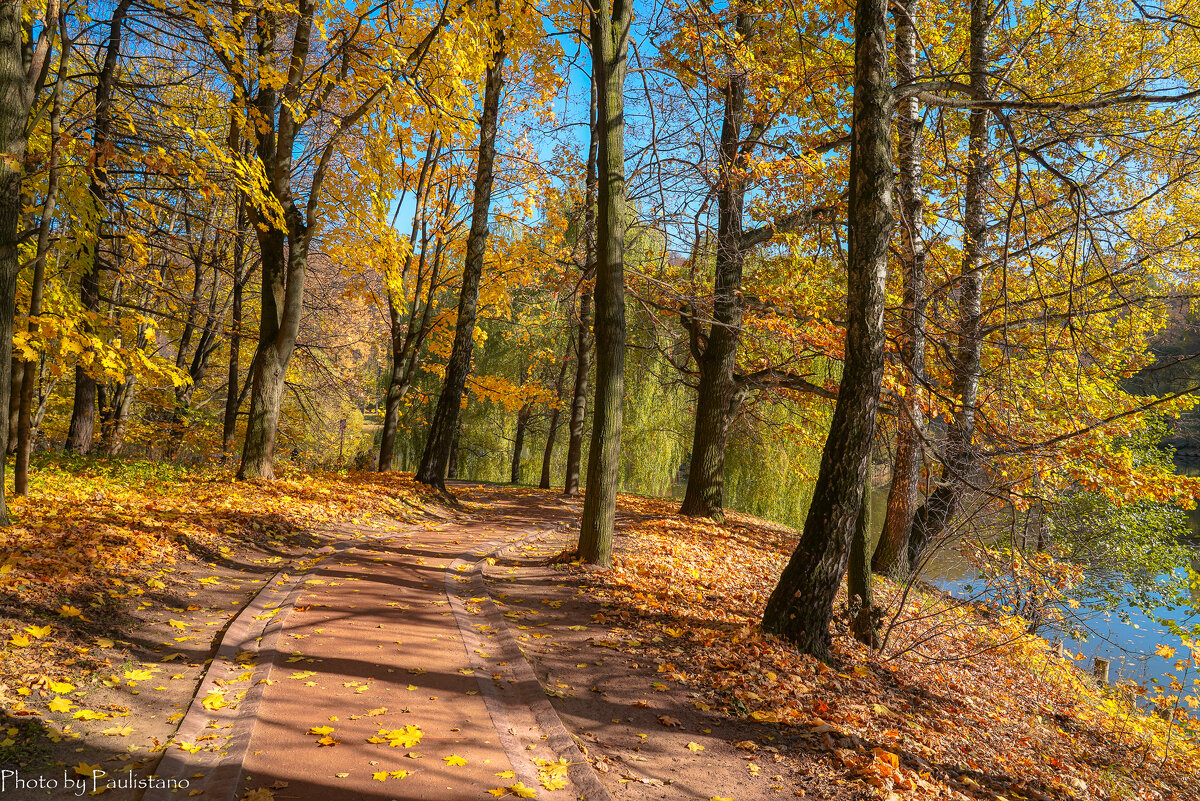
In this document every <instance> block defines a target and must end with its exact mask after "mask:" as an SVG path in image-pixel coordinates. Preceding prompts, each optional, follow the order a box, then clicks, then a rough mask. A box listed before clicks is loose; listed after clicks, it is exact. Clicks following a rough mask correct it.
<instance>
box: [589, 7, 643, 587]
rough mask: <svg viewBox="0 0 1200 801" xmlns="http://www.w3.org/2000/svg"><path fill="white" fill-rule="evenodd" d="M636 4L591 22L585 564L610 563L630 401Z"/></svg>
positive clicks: (602, 12)
mask: <svg viewBox="0 0 1200 801" xmlns="http://www.w3.org/2000/svg"><path fill="white" fill-rule="evenodd" d="M631 15H632V3H631V2H630V0H599V3H598V6H597V11H596V12H594V13H593V14H592V19H591V45H592V73H593V75H595V81H596V97H597V108H596V110H597V115H596V120H597V123H598V126H599V129H600V133H599V148H598V157H597V165H598V168H599V181H598V189H599V193H598V202H597V206H598V208H599V214H598V215H597V217H598V219H597V221H596V222H597V225H596V251H597V259H596V323H595V331H596V402H595V409H594V411H593V413H592V442H591V448H590V450H589V451H588V472H587V494H586V495H585V496H584V501H583V520H582V523H581V525H580V530H579V556H580V558H581V559H582V560H583V561H584V562H588V563H590V564H594V565H598V566H600V567H609V566H611V565H612V542H613V533H614V529H615V527H616V517H617V482H618V479H619V477H620V473H619V471H620V458H621V429H622V409H621V403H622V401H623V400H624V396H625V110H624V90H625V69H626V55H627V53H628V50H629V24H630V18H631Z"/></svg>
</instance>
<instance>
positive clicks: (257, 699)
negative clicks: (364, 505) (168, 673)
mask: <svg viewBox="0 0 1200 801" xmlns="http://www.w3.org/2000/svg"><path fill="white" fill-rule="evenodd" d="M361 544H362V539H361V538H360V539H356V540H353V541H343V542H338V543H334V544H329V545H325V546H322V547H321V548H318V549H316V550H315V551H313V552H311V553H310V554H309V556H307V557H303V558H302V560H301V561H304V560H313V559H314V558H315V560H314V561H313V562H312V563H311V564H309V565H307V566H305V567H303V568H302V569H301V570H299V571H289V570H281V571H279V572H278V573H276V574H275V575H274V576H272V577H271V579H270V580H269V581H268V582H267V583H266V585H265V586H263V588H262V589H260V590H259V591H258V592H257V593H256V594H255V595H254V597H253V598H251V599H250V601H249V602H248V603H247V604H246V605H245V606H244V607H242V611H241V612H239V613H238V615H237V617H235V618H234V619H233V622H232V623H230V624H229V628H227V629H226V630H225V633H224V634H223V635H222V636H221V641H220V643H219V645H218V646H217V651H216V653H215V654H213V657H212V660H211V661H210V662H209V664H208V667H207V669H206V670H205V672H204V676H203V677H202V678H201V680H200V684H199V685H197V688H196V693H195V695H194V696H192V702H191V704H190V705H189V706H188V708H187V711H186V712H185V713H184V716H183V719H182V720H181V721H180V722H179V727H178V728H177V729H176V730H175V734H174V735H173V736H172V737H171V738H170V740H169V741H168V744H167V747H166V752H165V753H164V755H163V758H162V760H161V761H160V762H159V765H158V767H157V768H156V769H155V771H154V776H155V778H157V779H159V780H161V781H163V782H166V781H168V780H171V779H174V780H177V781H187V782H188V784H187V785H186V786H185V787H180V788H177V789H169V788H167V787H165V786H155V787H152V788H150V789H148V790H147V791H146V792H145V794H144V795H143V796H142V801H173V800H174V799H177V798H179V797H180V796H179V795H178V793H179V792H180V791H181V790H186V791H187V793H189V794H190V793H194V792H195V791H196V790H199V791H200V792H201V794H202V795H203V796H204V797H206V798H228V799H232V798H234V797H235V796H236V794H237V788H238V784H239V783H240V782H241V780H242V774H243V772H244V769H243V765H244V763H245V758H246V753H247V751H248V750H249V747H250V738H251V735H252V734H253V733H254V724H255V721H256V720H257V718H258V707H259V705H260V704H261V702H262V696H263V693H264V692H265V689H264V688H265V687H266V683H265V681H264V680H265V679H267V678H269V677H270V675H271V667H272V665H273V663H274V660H273V659H270V660H263V659H261V658H258V657H260V656H261V655H262V654H264V653H270V652H272V651H274V650H275V648H276V645H277V643H278V641H279V637H280V634H281V633H282V631H283V628H284V624H285V622H286V620H287V617H288V615H289V614H290V613H291V611H292V609H293V608H294V607H295V604H296V600H297V598H298V597H299V595H300V593H301V592H302V591H303V589H304V579H305V578H306V577H307V576H308V575H309V574H310V573H311V572H312V571H313V569H314V568H316V567H317V566H318V565H319V564H320V562H322V561H323V560H324V557H326V556H331V555H333V554H336V553H338V552H341V551H346V550H350V549H352V548H354V547H357V546H358V545H361ZM326 548H328V549H329V550H325V549H326ZM285 576H286V577H287V581H282V579H283V577H285ZM281 581H282V583H281ZM269 595H273V596H275V597H268V596H269ZM271 610H275V614H272V615H271V617H269V618H267V619H265V620H256V619H255V617H256V616H258V615H263V614H267V613H270V612H271ZM245 651H250V652H251V653H253V654H254V655H255V657H256V660H255V664H254V666H253V667H252V668H249V670H251V671H252V672H251V674H250V676H249V677H248V678H247V679H246V680H248V681H249V682H250V686H249V687H248V688H247V689H246V690H245V695H244V696H243V697H242V699H241V701H240V702H239V703H238V704H236V705H230V706H223V707H221V708H219V709H207V708H205V706H204V699H205V698H206V697H207V696H208V695H209V694H210V693H213V692H217V691H221V690H222V689H223V686H222V685H221V684H218V683H217V682H218V681H220V680H222V679H228V678H231V677H233V676H235V675H237V674H239V673H244V672H245V671H246V670H247V667H246V666H245V665H242V664H241V663H239V662H238V661H237V655H238V654H239V653H242V652H245ZM210 721H216V723H217V725H218V728H212V727H210V725H209V723H210ZM210 728H212V731H213V732H214V733H219V732H223V731H228V732H229V733H228V735H227V740H226V743H225V747H224V748H222V749H220V750H219V751H213V750H208V749H205V750H200V751H197V752H195V753H189V752H186V751H183V750H182V749H180V748H179V747H178V743H180V742H186V743H192V744H195V743H197V741H198V738H199V737H201V736H205V735H204V732H205V731H206V730H209V729H210ZM197 773H200V774H202V775H201V776H199V777H197V776H196V774H197Z"/></svg>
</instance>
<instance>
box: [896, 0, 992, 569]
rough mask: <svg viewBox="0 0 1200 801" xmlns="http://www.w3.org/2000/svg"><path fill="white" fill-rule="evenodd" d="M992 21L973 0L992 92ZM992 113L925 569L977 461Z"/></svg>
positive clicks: (976, 116) (978, 165)
mask: <svg viewBox="0 0 1200 801" xmlns="http://www.w3.org/2000/svg"><path fill="white" fill-rule="evenodd" d="M990 26H991V17H990V16H989V15H988V13H987V8H986V3H985V2H984V0H972V3H971V36H970V51H971V60H970V69H971V88H972V90H973V91H974V92H975V93H976V96H978V97H986V96H987V95H988V90H989V87H988V52H987V38H988V33H989V30H990ZM990 117H991V114H990V112H988V111H987V110H986V109H974V110H972V111H971V112H970V118H969V119H970V135H969V136H968V144H969V147H970V151H969V155H968V162H967V175H966V186H965V187H964V191H963V255H962V264H961V267H960V269H959V279H958V341H957V345H956V349H955V354H954V380H953V386H952V389H953V392H952V397H954V398H956V399H957V400H958V404H959V405H958V408H957V409H956V410H955V414H954V417H953V419H952V420H951V421H950V424H949V426H947V430H946V444H945V446H944V449H943V452H942V475H941V478H940V480H939V481H938V484H937V486H936V487H935V488H934V491H933V492H932V493H930V496H929V497H928V498H927V499H926V500H925V503H924V504H923V505H922V506H921V508H920V509H918V510H917V513H916V515H915V517H914V519H913V523H912V531H911V534H910V535H909V542H908V559H909V564H910V566H911V569H913V570H917V569H919V567H920V565H921V563H922V562H923V561H924V559H925V557H926V552H927V551H928V549H929V548H930V547H931V546H932V545H933V544H934V543H937V542H938V541H939V540H940V539H941V538H942V536H943V535H944V534H945V533H946V530H947V528H948V527H949V525H950V523H951V521H952V520H953V519H954V516H955V515H956V514H957V512H958V506H959V502H960V501H961V500H962V494H963V489H964V483H963V481H964V479H966V478H967V477H968V476H969V475H970V474H971V472H972V471H973V470H974V469H975V466H976V463H977V456H976V453H975V450H974V438H975V413H976V409H977V405H978V401H979V375H980V358H981V356H982V353H983V312H982V301H983V279H984V273H985V270H986V265H985V259H984V248H985V246H986V244H987V242H986V240H987V232H988V226H987V210H986V208H985V205H984V204H985V200H986V193H987V183H988V181H989V180H990V178H991V154H990V153H989V150H988V148H989V143H988V127H989V124H990Z"/></svg>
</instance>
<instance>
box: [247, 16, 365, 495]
mask: <svg viewBox="0 0 1200 801" xmlns="http://www.w3.org/2000/svg"><path fill="white" fill-rule="evenodd" d="M276 13H277V12H275V11H273V10H268V9H265V8H260V9H259V10H258V13H257V18H256V26H257V31H256V37H255V38H256V40H257V42H258V48H259V54H260V57H262V58H264V59H268V58H270V59H273V58H275V57H276V42H277V37H278V33H279V31H280V29H281V28H284V27H286V26H282V25H281V23H280V21H279V19H278V18H277V17H276ZM313 14H314V4H313V2H312V0H300V2H299V3H298V4H297V7H296V21H295V26H294V28H292V45H291V56H290V59H289V62H290V64H291V69H290V72H289V77H288V82H287V84H285V85H284V87H283V89H282V90H281V91H279V92H277V91H276V90H275V89H273V88H271V86H270V85H269V84H267V83H266V82H263V83H262V84H261V85H260V87H259V92H258V95H257V96H256V98H255V103H256V106H257V109H258V113H259V115H260V120H261V121H265V122H266V125H265V130H263V129H262V128H261V126H262V124H263V123H262V122H260V130H259V132H258V143H257V154H258V157H259V159H260V160H261V161H262V163H263V164H264V165H268V175H269V176H270V183H269V189H270V192H271V194H272V195H273V196H274V197H275V198H276V199H277V200H278V201H279V204H280V206H281V208H283V210H284V221H285V228H286V230H285V231H281V230H279V227H278V226H277V225H274V224H271V223H270V222H268V221H263V220H261V219H257V215H256V214H255V215H254V217H253V218H252V219H251V222H253V223H255V226H254V228H255V230H256V231H257V233H258V244H259V250H260V252H261V255H262V293H261V311H260V315H259V328H258V346H257V348H256V349H255V352H254V363H253V365H252V367H251V377H250V411H249V415H248V416H247V419H246V439H245V442H244V444H243V446H242V461H241V465H240V466H239V467H238V473H237V475H238V478H240V479H268V480H270V479H274V478H275V464H274V462H275V441H276V437H277V436H278V433H279V412H280V407H281V404H282V403H283V390H284V386H285V383H286V377H287V368H288V363H289V362H290V361H291V358H292V352H293V351H294V350H295V347H296V336H297V334H298V333H299V330H300V315H301V312H302V310H303V306H304V281H305V277H306V274H307V272H308V252H309V244H310V242H311V238H312V228H311V226H310V224H309V223H310V221H311V218H312V215H313V213H314V211H315V209H316V207H317V202H316V201H317V198H318V197H319V195H320V191H321V184H322V181H323V180H324V175H325V172H324V170H325V167H324V165H325V164H326V163H327V162H328V159H329V157H330V155H331V153H332V150H333V147H334V143H335V141H336V138H331V139H330V140H329V141H328V142H327V143H326V145H325V147H324V149H323V151H322V152H321V156H320V159H319V160H318V166H317V168H316V170H315V172H314V174H313V177H312V178H311V179H310V185H309V187H308V200H307V204H306V208H305V210H303V211H302V210H301V208H300V206H299V205H298V204H297V201H296V197H295V196H294V195H293V185H292V181H293V174H292V171H293V169H294V162H293V152H294V150H295V147H296V141H297V137H298V136H299V135H300V131H301V126H302V125H303V124H304V122H305V120H304V119H303V118H301V119H298V118H297V116H296V114H297V111H298V110H300V107H301V99H300V93H301V88H300V83H301V81H302V79H303V76H304V66H305V65H306V64H307V63H308V56H309V45H310V42H311V37H312V28H313ZM281 95H282V97H281ZM277 101H279V102H277ZM366 108H367V106H362V107H360V108H359V109H358V110H357V111H356V112H354V113H353V114H351V115H349V116H348V117H347V118H346V119H345V120H343V122H342V125H341V126H339V129H338V130H339V131H340V130H345V125H346V123H347V122H349V121H352V118H353V117H354V115H355V114H359V113H365V111H366ZM335 137H336V134H335ZM250 211H253V210H252V209H251V210H250Z"/></svg>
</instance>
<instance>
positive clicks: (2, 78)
mask: <svg viewBox="0 0 1200 801" xmlns="http://www.w3.org/2000/svg"><path fill="white" fill-rule="evenodd" d="M21 55H22V54H21V4H20V3H13V2H7V3H2V4H0V153H4V154H5V158H3V159H0V365H5V366H7V365H8V364H9V362H10V361H11V360H12V347H13V318H14V316H15V315H16V302H17V300H16V297H17V275H18V273H19V272H20V270H21V265H20V257H19V254H18V252H17V229H18V226H19V224H20V219H21V171H22V170H21V167H22V163H23V161H24V158H25V147H26V134H25V120H26V117H27V116H28V114H29V101H28V97H27V94H26V92H27V86H26V75H25V71H24V69H23V68H22V57H21ZM11 391H12V373H11V372H10V371H8V370H0V408H5V407H7V406H8V400H9V397H10V394H11ZM0 418H2V419H0V454H2V453H4V452H6V451H7V450H8V433H9V432H8V415H0ZM7 461H8V460H7V459H0V525H5V526H7V525H8V524H9V519H8V502H7V500H6V499H5V496H4V469H5V466H6V464H7Z"/></svg>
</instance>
